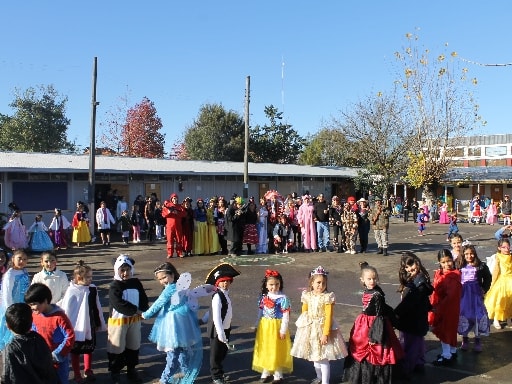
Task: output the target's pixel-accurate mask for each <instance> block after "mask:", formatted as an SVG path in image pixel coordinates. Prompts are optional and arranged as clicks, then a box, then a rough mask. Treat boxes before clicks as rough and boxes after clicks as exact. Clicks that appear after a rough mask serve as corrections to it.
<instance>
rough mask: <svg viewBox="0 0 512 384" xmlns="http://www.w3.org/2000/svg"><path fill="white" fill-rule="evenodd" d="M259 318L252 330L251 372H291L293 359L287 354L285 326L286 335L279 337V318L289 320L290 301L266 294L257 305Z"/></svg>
mask: <svg viewBox="0 0 512 384" xmlns="http://www.w3.org/2000/svg"><path fill="white" fill-rule="evenodd" d="M259 310H260V312H259V313H260V319H259V322H258V327H257V329H256V341H255V344H254V354H253V359H252V369H253V370H254V371H256V372H260V373H262V372H263V371H265V370H266V371H269V372H275V371H279V372H281V373H290V372H292V371H293V359H292V356H291V355H290V349H291V346H292V342H291V339H290V332H289V331H288V327H287V326H286V336H285V338H284V339H282V340H281V338H280V337H279V334H280V331H281V328H282V324H283V318H285V319H286V320H287V319H289V314H290V300H289V299H288V297H286V296H285V295H283V294H272V293H268V294H267V295H266V296H262V297H261V298H260V302H259Z"/></svg>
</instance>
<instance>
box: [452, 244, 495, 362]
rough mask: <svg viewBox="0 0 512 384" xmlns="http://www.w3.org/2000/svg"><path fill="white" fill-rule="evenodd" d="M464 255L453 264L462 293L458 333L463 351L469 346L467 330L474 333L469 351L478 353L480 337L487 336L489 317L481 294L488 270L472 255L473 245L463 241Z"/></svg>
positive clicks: (487, 284) (488, 281)
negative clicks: (464, 243)
mask: <svg viewBox="0 0 512 384" xmlns="http://www.w3.org/2000/svg"><path fill="white" fill-rule="evenodd" d="M463 254H464V257H459V259H458V260H457V261H458V263H457V267H458V269H460V273H461V282H462V296H461V301H460V317H459V330H458V332H459V335H462V345H461V346H460V349H461V350H463V351H466V350H468V348H469V337H468V334H469V332H471V331H473V333H474V334H475V344H474V346H473V351H475V352H481V351H482V344H481V343H480V336H489V317H488V316H487V309H486V308H485V305H484V299H483V296H484V295H485V293H486V292H487V291H488V290H489V287H490V286H491V280H492V276H491V272H489V268H487V265H485V264H484V263H482V262H481V261H480V259H479V258H478V255H477V254H476V249H475V246H474V245H471V244H466V245H465V246H464V248H463Z"/></svg>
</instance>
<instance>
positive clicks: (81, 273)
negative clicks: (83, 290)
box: [73, 260, 92, 283]
mask: <svg viewBox="0 0 512 384" xmlns="http://www.w3.org/2000/svg"><path fill="white" fill-rule="evenodd" d="M91 271H92V268H91V267H90V266H88V265H87V264H85V261H83V260H78V262H77V263H76V265H75V269H73V281H74V282H75V283H76V282H78V279H80V280H84V278H85V275H87V273H88V272H91Z"/></svg>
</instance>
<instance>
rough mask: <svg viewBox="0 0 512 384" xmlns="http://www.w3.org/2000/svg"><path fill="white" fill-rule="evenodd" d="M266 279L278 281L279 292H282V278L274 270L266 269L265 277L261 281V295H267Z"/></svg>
mask: <svg viewBox="0 0 512 384" xmlns="http://www.w3.org/2000/svg"><path fill="white" fill-rule="evenodd" d="M268 279H276V280H278V281H279V290H280V291H282V290H283V289H284V284H283V276H281V274H280V273H279V272H277V271H276V270H272V269H267V270H266V271H265V277H264V278H263V280H262V281H261V294H262V295H266V294H268V288H267V281H268Z"/></svg>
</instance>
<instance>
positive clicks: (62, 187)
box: [12, 181, 68, 211]
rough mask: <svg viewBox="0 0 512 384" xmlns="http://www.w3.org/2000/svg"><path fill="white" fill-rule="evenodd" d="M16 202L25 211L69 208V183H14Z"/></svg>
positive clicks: (13, 189)
mask: <svg viewBox="0 0 512 384" xmlns="http://www.w3.org/2000/svg"><path fill="white" fill-rule="evenodd" d="M12 193H13V196H14V201H16V204H18V206H19V207H20V208H21V210H23V211H50V210H53V209H55V207H59V208H61V209H67V208H68V183H66V182H51V181H30V182H23V181H20V182H13V183H12Z"/></svg>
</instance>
